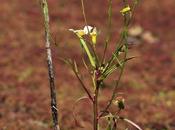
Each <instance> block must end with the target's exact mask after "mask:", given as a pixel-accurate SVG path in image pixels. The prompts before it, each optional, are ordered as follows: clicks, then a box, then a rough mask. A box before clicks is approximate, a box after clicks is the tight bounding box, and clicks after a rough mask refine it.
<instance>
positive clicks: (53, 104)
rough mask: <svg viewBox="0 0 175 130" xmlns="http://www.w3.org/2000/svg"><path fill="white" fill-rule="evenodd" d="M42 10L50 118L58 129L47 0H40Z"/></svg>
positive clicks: (56, 129)
mask: <svg viewBox="0 0 175 130" xmlns="http://www.w3.org/2000/svg"><path fill="white" fill-rule="evenodd" d="M41 6H42V11H43V15H44V24H45V41H46V42H45V47H46V53H47V64H48V74H49V82H50V97H51V111H52V119H53V125H54V130H59V129H60V128H59V125H58V112H57V111H58V108H57V100H56V87H55V75H54V70H53V63H52V54H51V48H50V29H49V13H48V4H47V0H42V2H41Z"/></svg>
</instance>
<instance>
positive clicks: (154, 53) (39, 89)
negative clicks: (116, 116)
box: [0, 0, 175, 130]
mask: <svg viewBox="0 0 175 130" xmlns="http://www.w3.org/2000/svg"><path fill="white" fill-rule="evenodd" d="M85 1H86V2H85V3H86V11H87V18H88V22H89V23H90V24H92V25H95V26H97V27H98V28H99V29H100V30H101V34H100V37H102V38H101V39H99V41H100V42H99V43H98V44H99V45H98V48H99V50H102V49H103V43H102V40H103V39H104V37H103V36H104V33H103V32H105V26H106V17H107V15H106V9H107V1H105V0H104V1H102V0H93V1H92V2H91V0H88V1H87V0H85ZM80 5H81V4H80V1H78V0H49V7H50V14H51V29H52V34H53V37H56V39H57V40H56V41H57V44H58V46H55V45H54V44H53V45H52V48H53V55H54V64H55V70H56V78H57V81H56V84H57V93H58V96H57V97H58V104H59V108H60V111H59V112H60V117H59V118H60V124H61V129H62V130H77V129H82V130H83V129H85V130H87V129H91V123H92V120H91V107H88V103H86V102H82V104H79V105H78V106H77V109H76V111H77V112H78V114H79V118H80V120H81V123H82V124H84V126H85V127H84V128H78V127H76V126H75V123H74V120H73V117H72V108H73V104H74V102H75V101H76V99H77V98H79V97H81V96H82V95H84V92H83V91H82V89H81V88H80V85H79V83H78V82H77V80H76V78H74V75H73V73H72V72H71V71H70V69H69V68H68V67H67V66H66V65H65V64H64V63H62V62H61V61H59V60H58V57H71V58H75V59H76V60H77V61H79V63H81V62H80V59H81V56H80V54H81V50H80V47H79V44H78V40H77V39H76V38H75V37H74V36H73V35H72V34H71V33H70V32H68V31H67V29H69V28H76V27H82V26H83V25H84V22H83V17H82V12H81V8H80ZM121 8H122V5H121V2H120V1H117V2H114V5H113V14H114V17H113V30H112V32H113V41H114V40H115V39H117V38H118V33H119V30H120V27H121V15H120V13H119V10H120V9H121ZM174 8H175V4H174V0H161V1H159V0H144V1H142V2H141V4H140V6H139V8H138V9H137V12H136V16H135V20H134V22H133V25H140V26H141V27H142V28H143V29H145V30H149V31H150V32H152V33H153V34H155V35H156V37H158V39H159V41H158V42H157V43H154V44H150V43H149V42H146V41H141V43H140V44H138V45H137V46H135V47H133V48H132V49H131V50H130V55H136V56H138V58H137V59H134V60H133V61H130V62H129V63H128V64H127V68H126V70H125V73H124V77H123V79H122V82H121V84H120V90H119V91H120V92H123V93H124V96H125V100H126V110H124V112H122V113H121V114H122V115H124V116H126V117H128V118H129V119H131V120H133V121H134V122H136V123H137V124H139V125H140V126H141V127H142V128H143V129H145V130H175V113H174V108H175V90H174V88H175V71H174V70H175V51H174V50H175V43H174V41H175V38H174V33H175V30H174V27H175V11H173V9H174ZM0 12H1V16H0V74H1V75H0V129H1V130H34V129H35V130H48V129H51V128H50V126H51V121H50V120H51V117H50V108H49V103H50V100H49V88H48V79H47V69H46V67H47V65H46V61H45V49H44V43H43V42H44V40H43V34H44V33H43V22H42V15H41V13H40V7H39V3H38V1H37V0H31V1H27V0H1V4H0ZM113 44H114V43H113V42H111V46H110V49H111V50H112V49H113V47H114V45H113ZM80 68H82V65H81V64H80ZM108 85H109V86H111V85H112V84H108ZM111 90H112V89H111V87H106V88H104V90H103V92H101V98H100V99H101V103H100V104H101V106H103V105H105V103H106V101H107V100H108V98H109V96H110V93H111ZM85 106H86V107H85ZM113 109H114V108H113Z"/></svg>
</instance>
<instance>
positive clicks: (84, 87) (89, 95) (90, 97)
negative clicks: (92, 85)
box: [73, 68, 93, 102]
mask: <svg viewBox="0 0 175 130" xmlns="http://www.w3.org/2000/svg"><path fill="white" fill-rule="evenodd" d="M73 71H74V73H75V75H76V77H77V79H78V80H79V82H80V84H81V86H82V88H83V89H84V91H85V92H86V93H87V95H88V97H89V99H90V100H91V101H92V102H93V98H92V96H91V94H90V92H89V90H88V89H87V88H86V86H85V84H84V83H83V81H82V80H81V79H80V77H79V75H78V73H77V72H76V70H75V69H74V68H73Z"/></svg>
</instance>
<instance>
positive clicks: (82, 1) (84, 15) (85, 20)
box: [81, 0, 89, 31]
mask: <svg viewBox="0 0 175 130" xmlns="http://www.w3.org/2000/svg"><path fill="white" fill-rule="evenodd" d="M81 7H82V12H83V17H84V22H85V24H86V25H88V23H87V19H86V13H85V9H84V0H81ZM87 29H88V28H87ZM88 31H89V30H88Z"/></svg>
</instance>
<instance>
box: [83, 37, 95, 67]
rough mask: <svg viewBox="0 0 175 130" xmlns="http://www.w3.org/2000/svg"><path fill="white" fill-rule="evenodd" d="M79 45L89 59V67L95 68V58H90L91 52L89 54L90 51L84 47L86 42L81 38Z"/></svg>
mask: <svg viewBox="0 0 175 130" xmlns="http://www.w3.org/2000/svg"><path fill="white" fill-rule="evenodd" d="M80 43H81V45H82V46H83V48H84V50H85V52H86V54H87V56H88V58H89V61H90V63H91V65H92V66H93V67H94V68H95V67H96V63H95V60H94V59H95V58H94V57H93V56H92V54H91V52H90V50H89V48H88V46H87V45H86V42H85V41H84V39H83V38H80Z"/></svg>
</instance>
